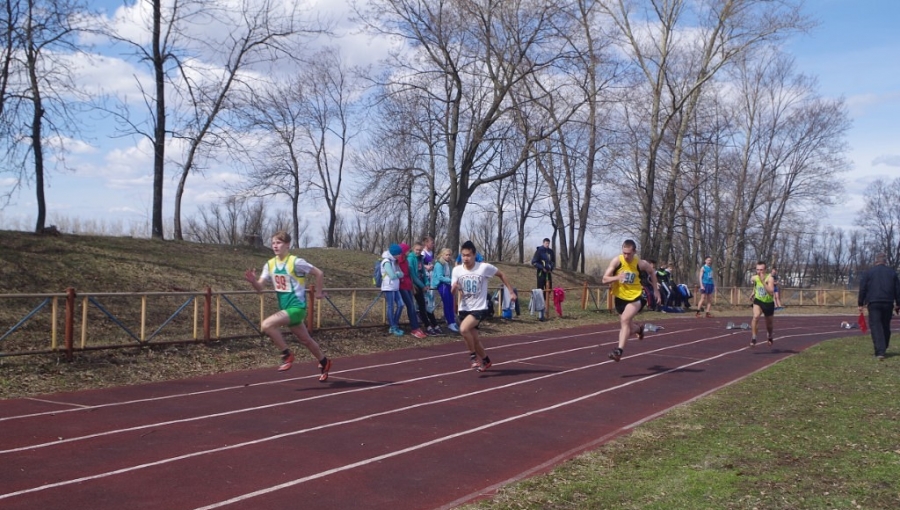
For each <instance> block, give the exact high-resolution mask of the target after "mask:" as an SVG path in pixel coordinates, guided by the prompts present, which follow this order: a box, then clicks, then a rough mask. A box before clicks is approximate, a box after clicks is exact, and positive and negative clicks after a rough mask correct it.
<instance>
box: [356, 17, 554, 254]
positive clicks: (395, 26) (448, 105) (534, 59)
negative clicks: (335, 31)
mask: <svg viewBox="0 0 900 510" xmlns="http://www.w3.org/2000/svg"><path fill="white" fill-rule="evenodd" d="M358 13H359V14H360V15H361V17H362V18H363V19H364V20H365V21H366V22H367V23H368V26H369V27H370V28H372V29H373V30H375V31H376V32H378V33H381V34H384V35H388V36H391V37H397V38H399V39H400V40H403V41H405V42H406V43H407V47H406V48H404V49H403V50H402V51H397V52H394V53H393V54H392V55H391V62H392V64H393V67H394V70H395V71H396V72H394V73H393V74H391V75H389V76H387V77H386V79H385V80H384V82H383V83H382V89H383V91H384V94H385V95H391V94H395V93H398V92H401V91H405V92H411V93H412V92H414V93H415V94H416V95H417V96H420V97H422V98H423V99H426V100H427V101H428V102H430V103H435V104H436V105H439V107H440V109H441V111H442V114H441V115H440V117H439V118H440V119H442V122H441V123H440V124H439V125H438V126H436V129H435V131H434V134H435V138H434V140H435V143H436V144H439V145H437V148H438V149H439V154H440V157H441V161H442V164H443V166H444V169H445V170H444V171H445V173H446V175H447V178H448V185H449V191H450V196H449V198H448V201H447V204H448V216H449V224H448V243H449V244H450V245H451V246H455V245H458V243H459V235H460V225H461V224H462V217H463V214H464V213H465V210H466V206H467V205H468V202H469V199H470V197H472V195H473V193H474V192H475V190H477V189H478V187H479V186H482V185H483V184H486V183H488V182H491V181H495V180H501V179H505V178H507V177H509V176H511V175H513V174H514V173H515V172H516V171H517V170H518V168H519V166H520V165H521V163H522V162H523V161H524V160H525V159H526V158H527V157H528V153H527V150H526V149H525V146H527V144H528V143H529V141H528V140H526V141H525V143H524V144H522V145H523V150H522V151H521V152H520V157H519V158H517V163H516V164H513V165H511V166H510V167H508V168H505V169H503V170H502V171H501V172H498V173H491V172H490V171H488V170H487V168H486V167H485V166H484V164H483V163H484V159H485V158H490V156H489V154H488V153H489V152H490V151H491V150H492V147H493V145H492V144H491V141H492V140H497V139H500V138H502V137H504V136H508V135H509V134H511V133H512V131H511V130H509V123H508V122H507V123H504V122H503V121H504V120H506V119H508V117H509V115H510V110H509V94H510V90H511V89H512V87H513V86H514V85H515V84H516V83H518V82H519V81H521V80H522V79H524V78H525V77H526V76H528V75H529V74H531V73H533V72H534V71H535V70H537V69H541V68H542V67H544V66H546V65H548V62H549V60H550V59H552V58H554V56H555V52H553V51H549V52H547V53H540V52H538V51H537V50H538V49H539V46H540V44H541V43H542V42H545V38H546V37H550V36H552V33H553V24H554V22H556V21H559V22H560V23H561V20H560V19H559V16H560V9H559V5H558V3H557V2H533V1H528V0H513V1H504V2H497V1H494V0H463V1H459V2H419V1H417V0H374V1H370V2H368V3H367V6H366V8H365V12H362V11H360V10H358ZM540 49H542V50H545V49H546V48H540ZM491 170H495V169H491Z"/></svg>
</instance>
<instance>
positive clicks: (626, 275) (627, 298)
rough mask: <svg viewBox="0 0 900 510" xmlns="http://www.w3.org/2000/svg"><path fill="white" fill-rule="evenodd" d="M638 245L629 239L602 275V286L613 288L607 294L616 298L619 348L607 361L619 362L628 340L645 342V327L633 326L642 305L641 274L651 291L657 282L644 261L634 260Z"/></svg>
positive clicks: (643, 303) (656, 287) (652, 271)
mask: <svg viewBox="0 0 900 510" xmlns="http://www.w3.org/2000/svg"><path fill="white" fill-rule="evenodd" d="M636 251H637V244H635V242H634V241H632V240H631V239H626V240H625V242H624V243H622V254H621V255H619V256H618V257H616V258H614V259H612V260H611V261H610V263H609V267H607V268H606V272H605V273H603V283H606V284H612V287H611V289H610V291H611V292H612V294H613V296H615V303H616V312H618V313H619V324H620V326H621V328H620V329H619V345H618V347H616V348H615V349H613V351H612V352H610V353H609V359H611V360H613V361H619V360H620V359H621V358H622V354H623V353H624V352H625V343H626V342H627V341H628V337H630V336H631V335H633V334H637V337H638V339H640V340H643V339H644V325H643V324H641V325H640V327H638V326H637V325H636V324H635V323H634V316H635V315H637V314H638V312H640V311H641V309H642V308H643V307H644V305H645V304H646V302H645V301H644V299H643V297H642V294H643V290H644V289H643V287H642V286H641V280H640V276H639V275H640V272H641V271H646V272H647V274H648V276H649V277H650V283H651V286H652V288H653V289H658V288H659V282H657V281H656V271H654V270H653V268H652V267H651V266H650V264H649V263H647V261H645V260H640V259H638V258H637V257H636V256H635V252H636ZM648 290H649V289H648Z"/></svg>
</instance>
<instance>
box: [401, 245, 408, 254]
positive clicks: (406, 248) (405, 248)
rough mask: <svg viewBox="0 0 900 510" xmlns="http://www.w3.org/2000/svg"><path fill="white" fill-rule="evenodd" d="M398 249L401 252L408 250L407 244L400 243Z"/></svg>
mask: <svg viewBox="0 0 900 510" xmlns="http://www.w3.org/2000/svg"><path fill="white" fill-rule="evenodd" d="M400 251H401V253H407V252H409V245H408V244H406V243H400Z"/></svg>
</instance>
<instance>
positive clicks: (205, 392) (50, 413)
mask: <svg viewBox="0 0 900 510" xmlns="http://www.w3.org/2000/svg"><path fill="white" fill-rule="evenodd" d="M618 331H619V330H618V329H616V330H614V331H613V330H610V331H592V332H589V333H578V334H571V335H563V336H554V337H547V338H539V339H537V340H530V341H528V342H515V343H510V344H503V345H498V346H495V347H492V350H495V349H506V348H511V347H519V346H527V345H534V344H538V343H543V342H549V341H553V340H564V339H568V338H578V337H582V336H589V335H598V334H604V333H610V332H618ZM459 355H460V353H459V352H453V353H446V354H436V355H432V356H424V357H420V358H412V359H404V360H400V361H392V362H389V363H380V364H375V365H366V366H362V367H357V368H348V369H344V370H336V371H332V372H330V374H331V375H337V374H345V373H350V372H357V371H360V370H373V369H377V368H385V367H393V366H398V365H403V364H407V363H418V362H422V361H431V360H436V359H440V358H446V357H449V356H459ZM318 378H319V376H318V375H307V376H300V377H289V378H284V379H277V380H274V381H263V382H257V383H249V384H240V385H235V386H224V387H222V388H213V389H211V390H202V391H191V392H187V393H173V394H171V395H163V396H160V397H149V398H141V399H134V400H125V401H121V402H110V403H107V404H95V405H86V406H85V405H82V406H81V407H79V408H77V409H60V410H56V411H42V412H39V413H30V414H21V415H15V416H6V417H0V422H3V421H10V420H19V419H24V418H37V417H41V416H55V415H57V414H65V413H72V412H78V411H91V410H95V409H103V408H107V407H118V406H124V405H132V404H143V403H147V402H159V401H163V400H169V399H173V398H185V397H196V396H200V395H209V394H213V393H220V392H224V391H234V390H242V389H246V388H258V387H263V386H269V385H274V384H284V383H287V382H294V381H300V380H303V379H318ZM58 404H59V405H72V406H78V405H79V404H74V403H71V404H66V403H64V402H58Z"/></svg>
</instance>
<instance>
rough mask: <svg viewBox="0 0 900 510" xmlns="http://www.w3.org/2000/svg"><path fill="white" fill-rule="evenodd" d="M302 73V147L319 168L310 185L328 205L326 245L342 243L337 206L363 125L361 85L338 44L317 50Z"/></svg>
mask: <svg viewBox="0 0 900 510" xmlns="http://www.w3.org/2000/svg"><path fill="white" fill-rule="evenodd" d="M301 76H302V82H303V83H304V89H305V94H304V95H303V98H304V99H305V103H304V114H305V115H304V117H305V129H304V131H303V133H304V136H305V138H306V143H305V144H303V147H304V152H305V153H306V155H307V159H308V160H309V162H310V164H311V165H312V167H313V168H314V169H315V172H314V174H315V178H314V179H312V180H311V182H310V185H311V188H312V189H313V190H314V191H316V192H317V194H319V195H321V197H322V199H323V200H324V201H325V205H326V207H327V208H328V222H327V224H326V226H325V234H326V235H325V246H327V247H329V248H330V247H334V246H336V245H337V244H336V241H335V229H336V228H337V223H338V212H337V211H338V207H339V206H340V204H341V200H342V197H341V190H342V188H343V180H344V173H345V171H346V168H347V166H348V165H349V163H350V157H349V155H348V152H349V151H350V148H351V142H352V141H353V139H354V138H355V137H356V135H357V134H358V133H359V132H360V130H361V127H360V126H361V125H362V117H361V112H360V97H361V92H362V88H361V86H360V84H359V82H358V81H357V80H356V79H355V75H354V74H352V73H351V72H350V71H349V70H348V69H347V67H346V65H344V64H343V62H342V61H341V58H340V54H339V53H338V50H337V49H335V48H329V49H326V50H323V51H321V52H319V53H317V54H315V55H313V56H312V58H311V59H310V61H309V62H308V63H307V69H306V71H305V72H304V73H303V74H302V75H301Z"/></svg>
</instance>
